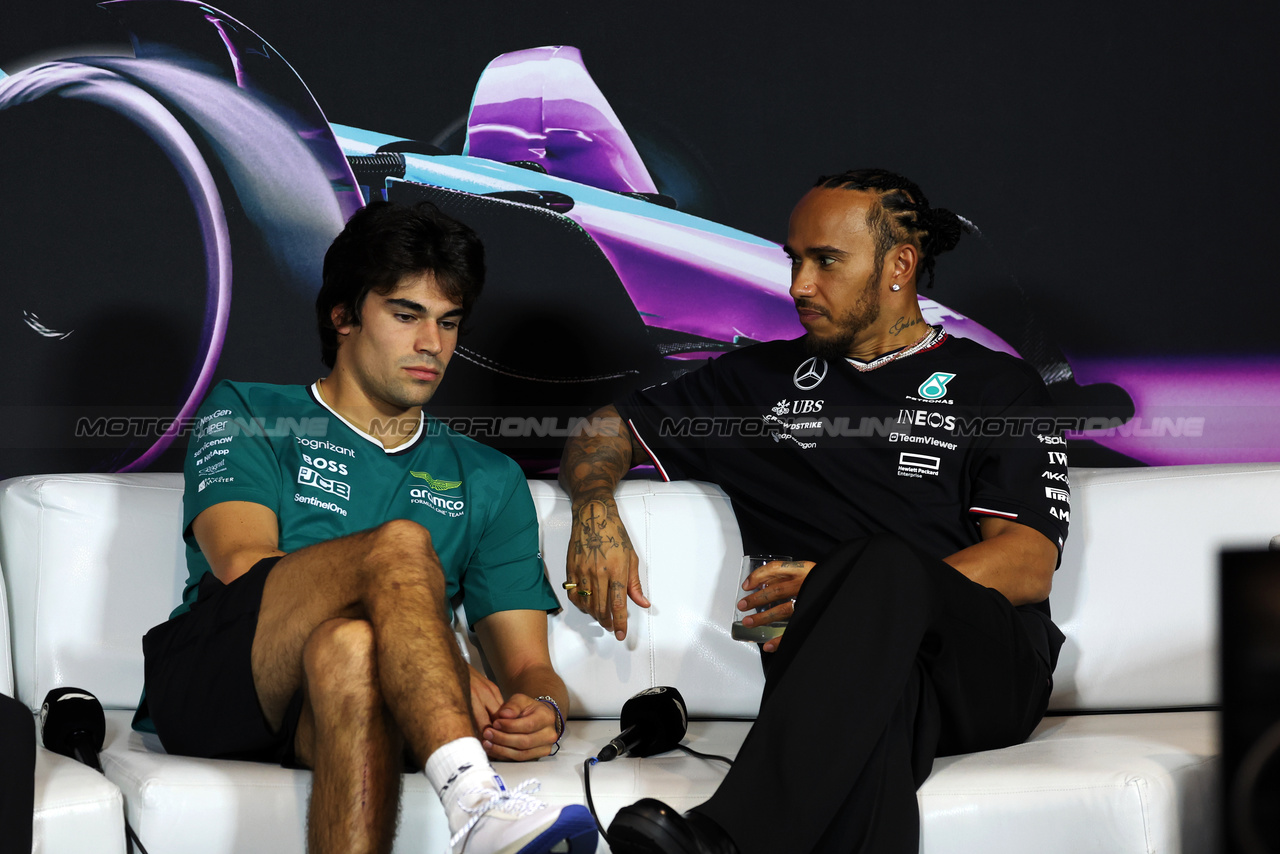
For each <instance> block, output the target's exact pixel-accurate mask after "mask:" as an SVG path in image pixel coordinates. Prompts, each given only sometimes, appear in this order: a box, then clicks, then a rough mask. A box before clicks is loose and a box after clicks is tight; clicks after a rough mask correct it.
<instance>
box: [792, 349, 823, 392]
mask: <svg viewBox="0 0 1280 854" xmlns="http://www.w3.org/2000/svg"><path fill="white" fill-rule="evenodd" d="M826 378H827V360H826V359H824V358H822V357H821V356H814V357H812V358H809V359H805V360H804V361H803V362H801V363H800V367H798V368H796V372H795V373H794V374H793V375H792V376H791V381H792V382H793V383H795V385H796V388H798V389H800V390H801V391H809V390H810V389H814V388H817V387H818V383H820V382H822V381H823V380H825V379H826Z"/></svg>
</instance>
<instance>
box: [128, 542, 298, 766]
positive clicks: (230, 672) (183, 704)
mask: <svg viewBox="0 0 1280 854" xmlns="http://www.w3.org/2000/svg"><path fill="white" fill-rule="evenodd" d="M278 560H280V557H269V558H264V559H262V560H260V561H258V562H257V563H256V564H254V565H253V568H252V569H250V570H249V571H248V572H246V573H245V574H244V575H242V576H240V577H239V578H237V579H236V580H235V581H233V582H231V583H230V584H223V583H222V582H221V581H219V580H218V579H217V578H216V577H214V575H213V573H212V572H210V573H207V574H206V575H205V576H204V577H203V578H201V579H200V589H199V595H198V596H197V598H196V602H195V604H194V605H192V606H191V610H190V611H187V612H186V613H185V614H180V615H178V616H177V617H174V618H173V619H171V620H169V621H168V622H165V623H161V624H160V625H158V626H156V627H155V628H153V629H152V630H151V631H149V632H147V634H146V637H144V638H143V639H142V652H143V656H144V658H145V662H146V663H145V678H146V696H145V699H144V700H143V707H142V708H139V710H138V717H139V718H141V717H145V716H147V715H150V717H151V720H152V723H153V724H154V725H155V729H156V735H158V736H159V737H160V743H161V744H162V745H164V749H165V750H166V751H168V752H169V753H176V754H181V755H183V756H201V757H207V758H219V759H250V760H255V761H258V762H278V763H280V764H281V765H284V766H285V767H287V768H297V767H300V766H298V764H297V760H296V758H295V756H294V748H293V740H294V736H295V735H296V733H297V729H298V718H299V717H300V716H301V714H302V692H301V691H298V692H297V693H296V694H295V695H294V696H293V699H292V700H291V701H290V702H289V707H288V710H287V711H286V712H285V717H284V721H283V723H282V724H281V726H280V729H279V730H272V729H271V725H270V724H269V723H268V722H267V719H266V717H265V716H264V715H263V714H262V707H261V705H260V704H259V703H258V692H257V689H255V688H254V685H253V666H252V663H251V662H252V657H251V656H252V651H253V636H254V634H255V632H256V631H257V627H258V609H259V607H260V606H261V603H262V588H263V585H264V584H266V580H267V575H268V574H269V573H270V572H271V568H272V567H274V566H275V564H276V562H277V561H278Z"/></svg>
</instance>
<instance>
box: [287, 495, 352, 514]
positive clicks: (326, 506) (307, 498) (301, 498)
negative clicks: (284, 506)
mask: <svg viewBox="0 0 1280 854" xmlns="http://www.w3.org/2000/svg"><path fill="white" fill-rule="evenodd" d="M293 500H294V501H296V502H297V503H298V504H310V505H311V506H312V507H319V508H320V509H321V510H331V511H333V512H334V513H337V514H339V515H342V516H345V515H347V511H346V508H345V507H339V506H338V505H337V504H334V503H333V502H332V501H321V500H320V499H319V498H316V497H315V496H314V495H299V494H298V493H296V492H295V493H294V494H293Z"/></svg>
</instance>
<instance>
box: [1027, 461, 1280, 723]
mask: <svg viewBox="0 0 1280 854" xmlns="http://www.w3.org/2000/svg"><path fill="white" fill-rule="evenodd" d="M1071 479H1072V482H1071V504H1072V507H1071V534H1070V536H1069V537H1068V539H1067V545H1066V549H1065V550H1064V552H1063V555H1062V565H1061V566H1060V567H1059V569H1058V573H1057V577H1056V578H1055V580H1054V585H1053V595H1052V597H1051V599H1050V601H1051V602H1052V604H1053V616H1054V620H1055V621H1056V622H1057V623H1058V625H1059V626H1060V627H1061V628H1062V631H1063V632H1064V633H1065V634H1066V636H1067V642H1066V645H1065V646H1064V647H1063V649H1062V655H1061V657H1060V659H1059V661H1058V668H1057V671H1056V672H1055V673H1054V693H1053V699H1052V700H1051V702H1050V706H1049V707H1050V708H1052V709H1152V708H1162V707H1174V706H1199V705H1212V704H1216V703H1217V702H1218V701H1219V699H1218V698H1219V696H1220V694H1219V688H1218V678H1217V668H1218V554H1219V553H1220V552H1221V551H1222V550H1223V549H1228V548H1247V549H1266V548H1267V545H1268V543H1269V541H1270V539H1271V537H1273V536H1274V535H1275V534H1276V533H1277V532H1280V501H1277V500H1276V496H1277V495H1280V465H1277V464H1274V463H1268V464H1251V465H1206V466H1170V467H1164V468H1154V467H1153V468H1137V469H1089V470H1084V469H1073V470H1072V472H1071Z"/></svg>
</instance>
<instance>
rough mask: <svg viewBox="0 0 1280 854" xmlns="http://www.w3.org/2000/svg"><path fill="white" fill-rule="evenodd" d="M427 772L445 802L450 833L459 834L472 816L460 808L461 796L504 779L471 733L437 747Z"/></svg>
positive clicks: (425, 770) (428, 779)
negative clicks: (459, 829)
mask: <svg viewBox="0 0 1280 854" xmlns="http://www.w3.org/2000/svg"><path fill="white" fill-rule="evenodd" d="M424 773H425V774H426V775H427V781H428V782H430V783H431V787H432V788H433V789H435V790H436V794H437V795H439V796H440V802H441V803H442V804H444V814H445V815H446V816H447V817H448V819H449V832H450V833H457V831H458V828H460V827H462V826H463V825H464V824H466V823H467V820H468V819H470V818H471V816H470V815H468V814H467V813H466V812H464V811H463V810H462V809H460V808H459V806H458V798H459V796H461V795H462V794H463V793H465V792H468V791H470V790H472V789H474V788H476V787H477V786H482V787H488V788H493V789H498V788H501V786H502V782H501V778H499V777H498V772H496V771H494V770H493V766H492V765H490V764H489V757H488V756H487V755H486V754H485V752H484V747H483V746H482V745H481V744H480V740H479V739H476V738H472V737H470V736H466V737H463V738H457V739H454V740H453V741H451V742H449V743H447V744H443V745H441V746H440V747H439V748H437V749H436V752H435V753H433V754H431V756H430V758H428V759H427V767H426V768H425V769H424Z"/></svg>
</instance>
